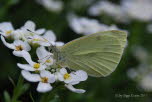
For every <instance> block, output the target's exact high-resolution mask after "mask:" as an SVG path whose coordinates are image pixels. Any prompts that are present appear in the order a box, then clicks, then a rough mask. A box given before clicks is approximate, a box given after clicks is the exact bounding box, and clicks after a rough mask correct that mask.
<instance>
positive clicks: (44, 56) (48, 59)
mask: <svg viewBox="0 0 152 102" xmlns="http://www.w3.org/2000/svg"><path fill="white" fill-rule="evenodd" d="M36 54H37V56H38V58H39V60H38V62H39V63H44V64H45V65H48V66H50V65H52V64H53V54H52V53H50V52H48V51H47V50H46V49H45V48H44V47H43V46H41V47H39V48H37V50H36Z"/></svg>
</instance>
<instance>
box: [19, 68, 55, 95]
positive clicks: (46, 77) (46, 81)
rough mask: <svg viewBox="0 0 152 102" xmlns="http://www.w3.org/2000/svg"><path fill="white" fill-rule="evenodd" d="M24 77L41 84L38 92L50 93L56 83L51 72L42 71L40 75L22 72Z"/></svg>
mask: <svg viewBox="0 0 152 102" xmlns="http://www.w3.org/2000/svg"><path fill="white" fill-rule="evenodd" d="M21 73H22V76H23V77H24V78H25V79H26V80H28V81H30V82H39V84H38V87H37V91H38V92H42V93H44V92H48V91H51V90H52V86H51V83H54V82H55V76H54V75H53V74H51V73H50V72H49V71H45V70H42V71H40V75H39V74H31V73H30V72H28V71H25V70H22V72H21Z"/></svg>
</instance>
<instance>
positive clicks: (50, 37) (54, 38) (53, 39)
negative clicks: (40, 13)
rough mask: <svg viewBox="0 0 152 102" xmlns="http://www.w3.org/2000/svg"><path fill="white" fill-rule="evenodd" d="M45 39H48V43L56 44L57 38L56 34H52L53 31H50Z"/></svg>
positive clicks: (45, 35)
mask: <svg viewBox="0 0 152 102" xmlns="http://www.w3.org/2000/svg"><path fill="white" fill-rule="evenodd" d="M43 37H44V38H45V39H47V40H48V41H50V42H55V41H56V36H55V34H54V32H52V31H51V30H48V31H47V32H46V33H45V34H44V35H43Z"/></svg>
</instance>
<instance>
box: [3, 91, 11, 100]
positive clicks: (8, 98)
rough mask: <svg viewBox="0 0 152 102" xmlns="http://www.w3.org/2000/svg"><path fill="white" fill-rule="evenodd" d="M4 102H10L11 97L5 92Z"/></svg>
mask: <svg viewBox="0 0 152 102" xmlns="http://www.w3.org/2000/svg"><path fill="white" fill-rule="evenodd" d="M4 100H5V102H11V97H10V95H9V93H8V92H7V91H4Z"/></svg>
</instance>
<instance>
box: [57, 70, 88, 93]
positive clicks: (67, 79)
mask: <svg viewBox="0 0 152 102" xmlns="http://www.w3.org/2000/svg"><path fill="white" fill-rule="evenodd" d="M56 77H57V80H59V81H63V82H64V83H65V86H66V87H67V88H68V89H69V90H71V91H73V92H76V93H84V92H85V90H83V89H75V88H74V87H73V86H72V85H76V84H78V83H80V82H81V81H85V80H86V79H87V78H88V75H87V73H86V72H84V71H82V70H78V71H76V72H71V73H70V74H69V73H68V72H67V70H66V69H65V68H62V69H60V71H59V72H57V73H56Z"/></svg>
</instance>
